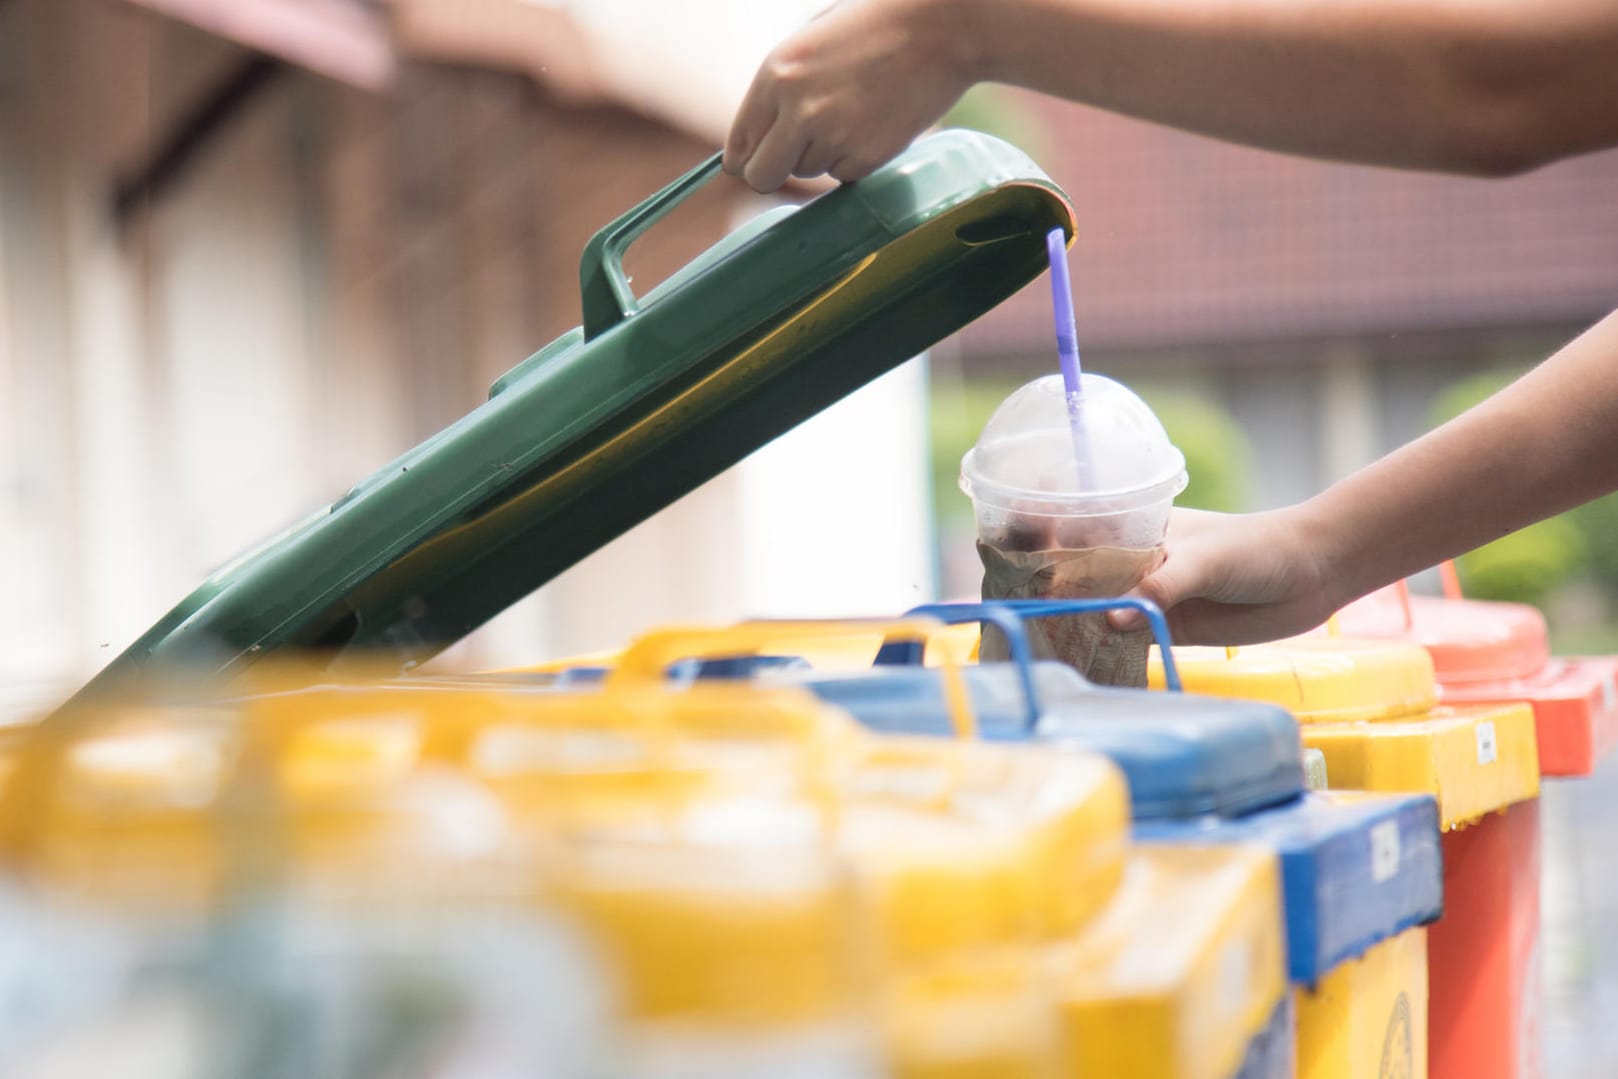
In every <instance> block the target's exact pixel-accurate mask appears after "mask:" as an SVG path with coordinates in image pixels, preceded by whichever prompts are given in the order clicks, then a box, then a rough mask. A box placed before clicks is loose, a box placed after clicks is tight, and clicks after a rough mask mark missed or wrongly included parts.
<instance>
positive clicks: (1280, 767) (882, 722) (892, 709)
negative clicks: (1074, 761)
mask: <svg viewBox="0 0 1618 1079" xmlns="http://www.w3.org/2000/svg"><path fill="white" fill-rule="evenodd" d="M962 674H963V675H964V676H965V680H966V684H967V688H968V690H969V691H970V693H971V697H972V702H973V705H974V707H975V710H976V712H977V720H978V727H979V731H980V733H981V735H982V737H984V738H987V739H991V740H995V741H1030V740H1032V741H1038V742H1045V743H1049V744H1052V745H1066V746H1072V747H1074V748H1076V749H1083V750H1087V751H1090V752H1098V753H1104V754H1106V755H1107V756H1108V757H1110V758H1112V760H1113V761H1114V762H1115V763H1116V764H1117V765H1118V766H1119V768H1121V769H1122V770H1123V772H1124V774H1125V776H1126V777H1127V778H1128V780H1129V790H1130V798H1131V802H1132V805H1133V811H1134V815H1135V817H1136V819H1141V820H1155V819H1184V818H1189V817H1194V816H1198V815H1201V814H1206V813H1213V814H1218V815H1221V816H1237V815H1240V814H1243V813H1250V812H1253V811H1255V810H1258V809H1262V808H1264V807H1265V806H1272V805H1278V804H1281V803H1283V802H1286V801H1288V800H1290V799H1293V798H1296V797H1298V795H1300V794H1301V793H1302V792H1303V790H1304V772H1303V759H1302V753H1303V751H1302V743H1301V741H1300V737H1299V733H1298V724H1297V721H1296V720H1294V719H1293V718H1292V716H1291V715H1290V714H1288V713H1287V712H1286V711H1285V710H1284V709H1281V708H1277V707H1275V706H1273V705H1268V704H1260V703H1256V702H1250V701H1232V700H1226V699H1223V698H1215V697H1198V696H1193V695H1191V694H1181V693H1149V692H1146V691H1143V690H1131V689H1109V688H1102V687H1098V686H1092V685H1090V684H1089V683H1088V682H1086V681H1084V679H1083V678H1082V677H1080V676H1079V674H1078V673H1077V672H1076V671H1074V670H1073V669H1072V668H1070V667H1067V666H1065V665H1064V664H1061V663H1056V662H1050V661H1046V662H1040V663H1035V664H1034V665H1033V678H1034V685H1035V688H1036V690H1037V692H1038V697H1039V700H1040V702H1041V705H1042V711H1041V713H1040V718H1039V722H1038V724H1037V726H1036V727H1035V728H1034V729H1033V730H1032V731H1030V730H1029V729H1028V726H1027V723H1026V720H1025V715H1026V711H1027V707H1028V706H1027V697H1026V696H1025V694H1024V691H1023V687H1022V682H1021V679H1020V676H1019V672H1018V669H1017V667H1016V665H1014V664H1011V663H989V664H982V665H979V666H976V667H966V668H963V669H962ZM787 680H790V681H791V682H793V683H795V684H801V685H804V686H806V687H807V688H809V689H811V690H813V691H814V692H815V693H816V694H817V695H818V696H819V697H821V698H822V699H823V700H825V701H827V702H828V703H831V704H834V705H837V706H838V707H840V708H842V709H844V710H845V711H847V712H849V713H850V714H851V715H853V716H854V717H855V718H856V719H858V720H859V721H860V722H861V723H863V724H865V725H866V726H868V727H871V728H873V729H875V730H879V731H885V732H889V733H908V734H941V735H942V734H950V733H952V728H951V725H950V721H949V714H948V709H947V707H946V704H945V697H944V684H943V675H942V673H941V672H940V671H938V670H936V669H930V668H920V667H887V668H879V669H875V670H871V671H861V672H857V673H854V674H849V675H815V674H802V673H799V672H793V673H792V674H791V675H790V676H789V678H788V679H787Z"/></svg>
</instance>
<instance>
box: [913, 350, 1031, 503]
mask: <svg viewBox="0 0 1618 1079" xmlns="http://www.w3.org/2000/svg"><path fill="white" fill-rule="evenodd" d="M1019 385H1021V383H1017V382H1008V381H1004V380H1000V379H996V380H993V381H989V380H985V381H981V382H980V381H966V382H955V381H951V382H946V383H942V384H939V383H935V384H934V386H933V392H932V407H931V410H930V420H931V428H932V430H931V436H932V484H933V514H934V516H935V517H937V519H938V521H939V522H940V523H941V524H942V523H956V524H961V525H964V526H966V527H971V524H972V500H971V499H969V498H967V497H966V495H965V494H963V493H962V492H961V488H960V486H959V482H958V481H959V479H960V475H961V458H962V457H964V456H966V451H967V450H969V449H971V448H972V444H973V443H975V442H976V441H977V440H978V433H979V432H980V431H982V430H983V425H984V424H985V423H987V422H989V417H990V416H991V415H993V414H994V410H995V409H996V408H999V407H1000V402H1001V401H1004V400H1005V399H1006V398H1007V397H1009V396H1011V394H1012V392H1013V391H1014V390H1016V389H1017V387H1018V386H1019Z"/></svg>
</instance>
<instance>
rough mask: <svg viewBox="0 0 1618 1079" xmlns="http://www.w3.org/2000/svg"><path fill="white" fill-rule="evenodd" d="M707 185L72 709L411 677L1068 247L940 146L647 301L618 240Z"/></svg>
mask: <svg viewBox="0 0 1618 1079" xmlns="http://www.w3.org/2000/svg"><path fill="white" fill-rule="evenodd" d="M718 171H719V159H718V157H714V158H712V159H710V160H709V161H707V162H704V163H703V164H702V165H701V166H699V167H697V168H696V169H694V170H692V171H691V172H690V173H688V174H687V175H685V176H683V177H681V178H680V179H678V180H676V181H675V182H674V183H672V184H670V185H669V186H668V187H667V188H665V189H664V190H663V191H661V192H659V193H657V194H656V195H653V196H652V197H651V198H649V199H648V200H646V201H645V202H643V203H642V204H640V205H639V206H637V207H635V208H634V209H632V210H630V211H629V212H628V213H626V214H624V215H623V216H622V217H620V218H619V219H618V220H616V221H614V222H612V223H611V224H610V225H608V226H607V227H606V228H604V229H602V230H601V231H600V232H599V233H597V234H596V236H595V237H594V238H593V239H592V240H591V241H590V243H589V245H588V246H587V247H586V248H585V252H584V257H583V260H582V264H581V266H580V285H581V292H582V300H583V324H582V326H581V327H580V328H578V329H576V330H573V331H571V332H569V333H567V334H565V335H563V336H562V337H560V338H558V339H557V340H556V341H555V342H553V343H551V344H550V345H548V346H546V347H545V348H544V349H541V350H540V351H539V352H538V353H536V354H535V355H534V356H532V357H531V358H529V359H528V360H526V361H524V362H523V363H522V364H520V365H519V366H518V367H516V368H514V369H513V370H512V371H511V372H510V373H508V374H507V375H505V376H503V377H502V378H501V379H499V380H498V381H497V382H496V383H495V385H494V387H493V389H492V391H491V394H490V399H489V401H488V402H487V403H486V404H484V405H482V406H480V407H479V408H477V409H476V410H474V411H473V412H471V413H469V414H468V415H466V416H464V417H463V418H461V419H460V420H458V421H457V422H455V423H453V424H451V425H450V426H449V427H447V428H445V429H444V430H443V431H441V432H439V433H438V434H436V435H434V436H433V437H431V438H429V439H428V440H427V441H425V442H423V443H422V444H421V445H419V446H417V447H415V448H414V449H412V450H410V451H409V452H407V453H405V454H404V455H403V456H401V457H400V458H399V459H398V460H396V461H394V462H392V463H391V464H389V465H388V466H387V467H385V468H383V469H381V470H380V471H379V472H377V473H376V474H375V475H373V476H371V477H370V478H368V479H365V480H363V481H362V482H360V483H359V484H357V485H356V486H355V487H354V488H353V489H352V490H350V491H349V492H348V493H347V494H346V495H344V496H343V497H342V498H341V499H339V500H338V501H337V502H336V503H335V504H333V505H331V506H328V507H322V508H321V509H320V510H319V512H317V513H315V514H314V515H313V516H311V517H309V518H308V519H307V520H305V521H303V522H302V523H300V524H298V525H296V526H295V527H294V528H292V529H290V530H289V531H287V532H286V533H285V534H283V535H280V536H277V537H276V538H274V539H272V540H270V541H269V542H267V543H265V544H263V545H261V546H260V547H258V548H256V549H254V550H252V551H250V552H249V553H247V554H245V555H243V556H241V557H240V558H238V559H236V560H235V561H233V562H231V563H230V564H229V565H227V566H225V567H224V568H223V569H221V570H219V571H218V572H217V573H215V574H214V575H213V576H212V577H210V578H209V579H208V580H207V581H205V582H204V583H203V584H202V585H201V586H200V587H199V588H197V590H196V591H195V592H193V593H192V594H191V595H190V596H188V597H187V598H186V599H185V600H184V601H183V602H182V603H181V604H180V605H179V606H178V607H176V608H175V609H174V610H173V611H171V612H170V613H169V614H168V615H167V616H166V617H164V618H163V619H162V621H160V622H159V623H158V624H157V625H156V626H154V627H152V629H150V630H149V631H147V633H146V634H145V635H143V636H142V637H141V638H140V639H139V640H138V641H136V642H135V643H134V644H133V645H132V646H131V647H130V648H129V649H128V650H127V651H126V652H124V653H123V654H122V655H121V656H119V657H118V658H117V659H116V660H114V661H113V662H112V663H111V664H110V665H109V666H108V667H107V668H106V669H105V670H103V671H102V673H101V674H99V675H97V677H96V678H95V679H94V680H93V681H92V682H91V683H90V684H89V686H87V687H86V689H85V691H82V692H84V693H87V692H90V691H94V690H98V689H101V688H105V687H107V686H109V685H114V684H117V685H120V686H122V685H124V684H125V683H126V681H127V680H129V679H131V678H132V677H135V680H136V681H138V680H139V679H138V677H136V676H139V675H142V674H145V675H156V674H164V673H168V672H186V673H189V674H193V675H194V674H197V673H234V672H236V671H239V670H241V669H242V668H244V667H245V666H246V665H248V664H250V663H253V662H256V661H257V660H259V659H262V658H263V657H266V656H270V655H274V654H279V653H287V652H291V651H293V650H299V651H302V650H320V651H322V652H323V654H324V655H325V656H326V657H328V658H329V662H330V663H333V664H339V665H340V664H343V663H345V662H348V661H352V660H354V659H357V658H358V657H361V656H364V657H365V658H366V660H367V661H369V662H375V660H376V658H377V656H378V654H379V653H381V654H383V655H385V656H386V657H387V663H388V664H389V665H391V664H393V663H394V661H395V660H396V661H397V663H398V666H399V667H400V668H401V669H402V668H405V667H408V666H410V665H412V664H414V663H416V662H419V661H422V660H424V659H426V658H428V657H430V656H432V655H434V654H435V653H437V652H439V651H440V650H442V649H443V648H445V647H447V646H448V645H450V644H452V643H453V642H454V641H456V640H457V639H459V638H460V637H462V636H464V635H465V634H467V633H468V632H470V631H471V630H473V629H475V628H476V627H477V626H479V625H481V624H482V623H484V622H485V621H487V620H488V619H489V618H491V617H493V616H494V615H496V614H498V613H499V612H500V611H502V610H504V609H505V608H506V607H508V606H510V605H511V604H512V603H514V602H516V601H517V600H519V599H521V598H522V597H523V596H525V595H527V594H528V593H530V592H532V591H533V590H534V589H536V588H538V587H539V586H540V585H542V584H544V583H545V582H547V581H549V580H550V579H552V578H553V577H555V576H556V575H557V574H559V573H561V572H562V571H563V570H565V569H567V568H568V567H569V566H571V565H573V564H574V563H575V562H578V561H579V560H580V559H582V558H583V557H584V556H586V555H587V554H589V553H590V552H592V551H594V550H596V549H597V548H599V547H601V546H602V545H604V544H606V543H607V542H608V541H610V540H612V539H613V538H615V537H617V536H619V535H621V534H622V533H624V532H625V531H627V530H628V529H630V528H631V527H633V526H634V525H636V524H638V523H640V522H641V521H643V520H645V519H646V518H647V517H650V516H651V515H652V514H653V513H655V512H657V511H658V510H660V509H662V508H663V507H665V506H667V505H668V504H669V503H671V502H673V501H674V500H675V499H677V498H679V497H680V496H681V495H684V494H686V493H687V492H689V491H691V490H693V489H694V488H696V487H697V486H699V485H700V484H702V483H703V482H705V481H706V480H708V479H711V478H712V477H713V476H715V475H717V474H718V473H719V472H721V471H723V470H724V469H725V468H727V467H729V466H730V465H732V464H734V463H735V462H737V461H739V460H741V459H742V458H743V457H745V456H746V455H747V454H748V453H750V452H751V451H752V450H754V449H756V448H757V447H759V446H762V445H763V444H764V443H766V442H768V441H770V440H771V439H773V438H775V437H776V436H777V435H780V434H781V433H782V432H784V431H786V430H788V429H790V428H791V427H793V426H795V425H796V424H798V423H799V422H800V421H802V420H804V419H807V418H808V417H809V416H812V415H814V414H815V413H817V412H819V411H820V410H821V409H823V408H825V407H826V406H827V405H830V404H832V403H833V402H835V401H837V400H839V399H840V398H842V397H844V396H845V395H847V394H848V393H850V392H851V391H853V390H855V389H857V388H859V387H860V386H862V385H864V384H865V383H867V382H869V381H870V380H871V379H873V378H875V377H877V376H878V375H881V374H882V373H884V372H885V371H887V370H889V369H890V368H892V367H894V366H896V365H897V364H899V363H901V362H902V361H904V360H905V359H907V358H909V357H911V356H913V355H915V354H917V353H919V352H921V351H923V350H925V349H926V348H928V347H929V346H931V345H933V344H934V343H936V342H937V341H939V340H940V339H942V338H944V337H946V336H947V335H949V334H951V333H953V332H954V331H956V330H958V329H960V328H961V327H962V326H965V325H966V324H968V323H970V322H971V321H972V320H973V319H975V318H977V317H978V316H979V315H981V314H983V313H984V312H985V311H988V310H989V309H991V308H993V307H994V306H995V305H997V304H998V303H1000V302H1001V301H1002V300H1004V299H1005V298H1006V297H1008V296H1010V295H1011V294H1012V293H1014V292H1015V291H1017V290H1018V289H1019V288H1021V287H1022V286H1023V285H1024V284H1026V283H1027V282H1029V281H1030V280H1032V279H1034V278H1035V277H1036V276H1038V274H1039V273H1040V272H1041V271H1042V270H1043V269H1044V268H1045V265H1046V249H1045V235H1046V233H1048V232H1049V230H1050V229H1052V228H1054V227H1058V226H1059V227H1061V228H1062V229H1064V230H1065V231H1066V232H1067V234H1068V236H1069V237H1070V238H1071V236H1072V234H1073V211H1072V207H1071V206H1070V205H1069V203H1068V201H1067V198H1066V196H1065V195H1064V194H1063V193H1062V191H1061V189H1060V188H1058V187H1057V186H1056V185H1055V183H1053V182H1052V181H1051V180H1050V178H1049V177H1047V176H1046V175H1045V174H1044V173H1043V172H1042V171H1041V170H1040V169H1039V167H1038V166H1037V165H1035V164H1034V163H1033V162H1032V161H1031V160H1029V158H1028V157H1027V156H1026V155H1024V154H1023V153H1022V152H1020V151H1019V150H1017V149H1015V148H1013V147H1012V146H1010V145H1008V144H1006V143H1004V142H1001V141H999V140H997V139H994V138H991V137H989V136H987V135H982V134H978V133H976V132H967V131H945V132H941V133H939V134H936V135H932V136H930V137H927V138H923V139H921V140H918V141H917V142H916V143H915V144H914V145H913V146H912V147H911V148H910V149H909V150H908V151H906V152H905V153H904V154H902V155H900V156H899V157H898V158H897V159H895V160H894V161H893V162H892V163H890V164H889V165H887V166H886V167H884V168H882V169H880V170H879V171H877V172H876V173H874V174H872V175H871V176H870V177H868V178H867V179H864V180H861V181H860V182H858V183H856V184H851V185H847V186H844V187H841V188H839V189H837V190H835V191H831V192H828V193H826V194H824V195H822V196H820V197H819V198H816V199H815V200H813V201H812V202H810V203H808V204H807V205H805V206H803V207H802V208H799V209H796V210H790V211H787V210H782V211H776V212H772V213H767V214H765V215H762V216H761V217H760V218H759V219H758V220H756V221H754V222H753V223H751V224H750V225H749V226H747V227H744V228H742V229H741V230H739V231H737V232H736V233H734V234H732V235H731V236H729V237H727V238H726V239H725V240H723V241H722V242H720V243H719V244H717V245H715V246H714V247H713V248H711V249H710V250H708V251H707V252H705V253H704V254H703V255H701V256H700V257H698V258H697V259H696V260H694V261H693V262H692V263H690V264H689V265H688V266H686V267H684V268H683V269H682V270H680V271H679V272H677V273H676V274H675V275H674V276H673V277H671V278H670V279H669V280H668V281H666V282H664V284H662V285H661V286H659V287H658V288H656V289H654V290H652V291H651V292H649V293H648V294H647V295H646V296H645V297H643V298H640V299H638V300H637V298H636V297H635V295H634V294H633V292H632V291H631V290H630V287H629V281H628V279H627V278H626V277H625V276H624V272H623V266H622V258H623V254H624V251H625V249H626V248H627V247H628V246H629V244H630V243H632V242H633V241H634V240H635V238H636V237H637V236H639V235H640V234H641V233H642V232H644V231H645V230H646V229H647V228H648V227H650V226H651V225H653V224H654V223H655V222H656V221H657V220H658V219H659V218H661V217H662V216H663V215H664V214H666V213H667V212H668V211H669V210H670V209H672V208H673V207H674V206H675V205H676V204H678V203H679V202H680V201H681V200H682V199H684V198H685V197H686V196H687V195H689V194H690V193H691V192H692V191H694V190H696V189H697V188H698V187H700V186H701V185H702V184H703V183H705V182H706V181H707V180H708V179H709V178H711V177H712V176H714V175H715V174H716V173H717V172H718ZM81 695H82V693H81Z"/></svg>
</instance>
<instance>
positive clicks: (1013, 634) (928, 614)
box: [876, 603, 1041, 731]
mask: <svg viewBox="0 0 1618 1079" xmlns="http://www.w3.org/2000/svg"><path fill="white" fill-rule="evenodd" d="M904 617H905V618H935V619H937V620H938V621H940V622H942V623H944V624H945V625H947V626H958V625H960V624H961V623H963V622H992V623H994V625H995V628H997V629H999V630H1000V632H1001V633H1004V634H1005V635H1006V641H1007V642H1008V643H1009V644H1010V646H1011V660H1012V662H1013V663H1015V664H1016V665H1017V680H1018V681H1019V682H1021V683H1022V692H1023V700H1024V701H1025V702H1027V704H1028V718H1027V720H1026V721H1025V722H1026V724H1027V729H1028V730H1030V731H1031V730H1033V729H1034V728H1035V727H1036V726H1038V725H1039V713H1040V711H1041V709H1040V707H1039V697H1038V695H1037V693H1036V692H1035V690H1034V650H1033V649H1032V648H1031V647H1029V644H1028V631H1027V630H1026V629H1024V628H1023V624H1022V623H1023V620H1022V619H1021V618H1020V617H1018V615H1017V614H1016V613H1014V612H1012V611H1009V610H1007V609H1006V608H1005V607H1004V606H1003V605H1000V604H995V603H924V604H922V605H921V606H920V607H912V608H911V609H910V610H908V611H906V612H905V614H904ZM925 655H926V644H925V643H924V642H921V641H890V642H886V643H884V644H883V645H882V649H881V651H879V652H878V653H877V656H876V662H877V664H879V665H881V666H899V665H906V664H915V663H920V662H922V659H923V658H924V657H925Z"/></svg>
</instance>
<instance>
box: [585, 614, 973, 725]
mask: <svg viewBox="0 0 1618 1079" xmlns="http://www.w3.org/2000/svg"><path fill="white" fill-rule="evenodd" d="M948 628H949V627H948V626H946V625H945V624H944V623H942V622H940V621H937V620H936V619H932V618H904V619H895V620H887V621H884V620H880V619H877V620H862V619H848V620H841V621H816V620H809V621H756V622H742V623H739V624H737V625H734V626H726V627H723V628H713V627H670V628H668V629H660V630H653V631H652V632H650V633H648V634H646V635H645V636H643V637H640V638H639V639H638V640H636V641H635V642H634V643H632V644H631V645H630V646H629V647H628V648H626V649H624V652H623V654H622V655H621V656H619V657H618V665H617V666H616V667H614V668H613V669H612V670H611V671H610V672H608V674H607V679H606V685H605V687H604V688H606V689H608V690H612V689H622V688H626V687H628V686H633V685H645V684H647V683H661V682H662V681H663V678H664V672H665V671H667V670H668V668H669V666H670V664H673V663H675V662H677V661H679V660H682V659H698V660H700V659H719V658H722V657H725V656H735V655H757V654H758V652H759V651H760V650H761V649H763V648H766V647H768V646H769V645H771V644H773V643H775V642H778V641H783V640H803V639H805V638H809V639H826V638H837V637H851V636H856V635H867V634H872V633H879V634H881V635H882V637H883V639H884V640H888V641H914V642H917V643H920V644H926V643H927V642H928V641H929V640H931V639H932V638H933V637H935V636H937V635H939V634H940V633H943V632H944V631H945V630H947V629H948ZM940 651H941V652H945V654H944V656H943V662H942V663H941V664H940V668H941V669H942V671H943V675H944V700H945V704H946V706H947V707H948V709H949V720H950V725H951V727H953V728H954V730H955V733H956V734H957V735H958V736H959V737H961V738H976V737H977V730H978V723H977V715H976V713H975V712H974V711H973V710H972V697H971V694H969V693H968V692H967V689H966V679H965V678H964V677H963V676H962V674H961V668H960V665H959V664H958V663H956V661H955V658H954V657H953V656H950V655H948V654H947V650H942V649H941V650H940Z"/></svg>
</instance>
